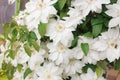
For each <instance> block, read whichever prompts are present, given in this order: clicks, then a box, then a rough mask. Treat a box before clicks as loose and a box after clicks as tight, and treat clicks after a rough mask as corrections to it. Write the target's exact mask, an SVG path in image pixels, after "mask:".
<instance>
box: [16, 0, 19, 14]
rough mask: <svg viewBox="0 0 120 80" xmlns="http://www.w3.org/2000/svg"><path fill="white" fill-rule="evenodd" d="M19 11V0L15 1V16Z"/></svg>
mask: <svg viewBox="0 0 120 80" xmlns="http://www.w3.org/2000/svg"><path fill="white" fill-rule="evenodd" d="M19 11H20V0H16V14H18V13H19Z"/></svg>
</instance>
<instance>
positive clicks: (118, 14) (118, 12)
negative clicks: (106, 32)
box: [106, 0, 120, 28]
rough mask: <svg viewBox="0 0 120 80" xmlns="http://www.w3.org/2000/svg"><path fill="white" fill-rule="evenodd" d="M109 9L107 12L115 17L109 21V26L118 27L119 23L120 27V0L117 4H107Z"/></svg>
mask: <svg viewBox="0 0 120 80" xmlns="http://www.w3.org/2000/svg"><path fill="white" fill-rule="evenodd" d="M106 7H107V9H108V10H107V11H106V14H107V15H109V16H111V17H113V18H112V19H111V20H110V22H109V27H110V28H111V27H116V26H118V25H119V27H120V22H119V21H120V8H119V7H120V1H119V0H118V2H117V3H116V4H111V5H107V6H106Z"/></svg>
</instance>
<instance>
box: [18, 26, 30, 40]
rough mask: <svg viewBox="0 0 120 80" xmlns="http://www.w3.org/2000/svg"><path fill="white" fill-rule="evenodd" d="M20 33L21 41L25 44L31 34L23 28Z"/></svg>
mask: <svg viewBox="0 0 120 80" xmlns="http://www.w3.org/2000/svg"><path fill="white" fill-rule="evenodd" d="M19 33H20V41H21V42H25V41H27V40H28V35H29V33H28V32H27V31H26V30H25V29H24V28H21V29H20V31H19Z"/></svg>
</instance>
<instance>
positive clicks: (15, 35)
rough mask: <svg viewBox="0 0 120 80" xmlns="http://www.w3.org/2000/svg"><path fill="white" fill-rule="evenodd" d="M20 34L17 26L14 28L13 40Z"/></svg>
mask: <svg viewBox="0 0 120 80" xmlns="http://www.w3.org/2000/svg"><path fill="white" fill-rule="evenodd" d="M17 35H18V31H17V29H16V28H14V29H13V30H12V41H16V39H17Z"/></svg>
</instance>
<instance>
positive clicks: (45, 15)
mask: <svg viewBox="0 0 120 80" xmlns="http://www.w3.org/2000/svg"><path fill="white" fill-rule="evenodd" d="M56 2H57V0H31V1H30V2H28V3H27V4H26V9H25V10H26V12H27V13H28V15H27V17H26V18H25V19H26V25H27V27H28V28H30V29H34V28H37V27H38V24H39V23H40V22H42V23H48V20H49V18H50V16H51V15H55V14H56V13H57V11H56V9H55V8H54V7H53V4H54V3H56Z"/></svg>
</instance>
